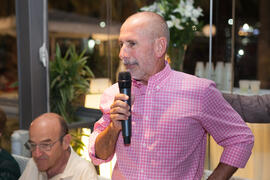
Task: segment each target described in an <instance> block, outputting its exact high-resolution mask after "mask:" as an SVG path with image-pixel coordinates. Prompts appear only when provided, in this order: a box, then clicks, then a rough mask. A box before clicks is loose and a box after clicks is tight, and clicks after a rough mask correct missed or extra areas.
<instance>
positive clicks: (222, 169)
mask: <svg viewBox="0 0 270 180" xmlns="http://www.w3.org/2000/svg"><path fill="white" fill-rule="evenodd" d="M237 169H238V168H236V167H233V166H230V165H227V164H224V163H219V164H218V166H217V167H216V169H215V170H214V171H213V173H212V174H211V175H210V176H209V178H208V180H228V179H230V177H232V175H233V174H234V173H235V171H236V170H237Z"/></svg>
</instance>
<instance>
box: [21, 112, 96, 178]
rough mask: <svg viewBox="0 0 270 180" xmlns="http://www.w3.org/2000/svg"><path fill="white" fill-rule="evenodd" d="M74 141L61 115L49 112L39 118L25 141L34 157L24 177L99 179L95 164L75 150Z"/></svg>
mask: <svg viewBox="0 0 270 180" xmlns="http://www.w3.org/2000/svg"><path fill="white" fill-rule="evenodd" d="M70 141H71V135H70V134H69V133H68V127H67V124H66V122H65V120H64V119H63V118H62V117H61V116H59V115H58V114H55V113H45V114H43V115H41V116H39V117H38V118H36V119H35V120H34V121H33V122H32V123H31V125H30V128H29V141H28V142H27V143H26V144H25V145H26V147H27V148H28V149H29V150H30V151H31V153H32V158H31V160H30V161H29V162H28V164H27V166H26V169H25V171H24V172H23V174H22V176H21V177H20V180H47V179H50V180H59V179H61V180H82V179H89V180H90V179H93V180H96V179H97V174H96V170H95V168H94V166H93V165H92V164H91V163H90V162H88V161H86V160H84V159H82V158H81V157H79V156H78V155H77V154H76V153H75V152H74V151H73V149H72V148H71V147H70Z"/></svg>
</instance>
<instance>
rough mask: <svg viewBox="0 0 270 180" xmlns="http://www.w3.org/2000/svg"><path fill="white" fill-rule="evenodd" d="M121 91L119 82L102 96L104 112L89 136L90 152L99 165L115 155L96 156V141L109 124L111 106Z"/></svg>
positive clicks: (101, 101)
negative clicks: (104, 158)
mask: <svg viewBox="0 0 270 180" xmlns="http://www.w3.org/2000/svg"><path fill="white" fill-rule="evenodd" d="M117 93H119V90H118V86H117V84H114V85H113V86H111V87H110V88H108V89H106V90H105V91H104V93H103V95H102V96H101V100H100V110H101V111H102V113H103V116H102V117H101V118H100V119H99V120H98V121H97V122H96V123H95V125H94V131H93V132H92V133H91V135H90V137H89V144H88V153H89V156H90V158H91V160H92V162H93V163H94V164H95V165H99V164H101V163H104V162H109V161H111V160H112V158H113V155H112V156H110V157H109V158H108V159H106V160H103V159H99V158H97V157H96V153H95V142H96V138H97V137H98V135H99V134H100V133H101V132H102V131H104V130H105V129H106V128H107V126H109V124H110V122H111V120H110V106H111V104H112V103H113V100H114V96H115V94H117Z"/></svg>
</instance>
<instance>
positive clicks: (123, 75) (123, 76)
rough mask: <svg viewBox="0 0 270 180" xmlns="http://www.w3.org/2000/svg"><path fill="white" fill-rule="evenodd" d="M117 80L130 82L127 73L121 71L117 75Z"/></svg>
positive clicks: (128, 73) (129, 76)
mask: <svg viewBox="0 0 270 180" xmlns="http://www.w3.org/2000/svg"><path fill="white" fill-rule="evenodd" d="M118 80H125V81H131V75H130V72H128V71H123V72H120V73H119V74H118Z"/></svg>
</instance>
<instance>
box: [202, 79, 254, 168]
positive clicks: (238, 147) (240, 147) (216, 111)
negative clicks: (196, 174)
mask: <svg viewBox="0 0 270 180" xmlns="http://www.w3.org/2000/svg"><path fill="white" fill-rule="evenodd" d="M201 108H202V111H201V112H202V118H201V123H202V124H203V127H204V128H205V129H206V130H207V131H208V133H209V134H210V135H211V136H212V137H213V138H214V139H215V141H216V142H217V144H219V145H220V146H222V147H223V148H224V150H223V153H222V156H221V159H220V162H223V163H225V164H228V165H231V166H234V167H238V168H244V167H245V165H246V163H247V161H248V159H249V157H250V155H251V151H252V148H253V144H254V136H253V134H252V132H251V130H250V128H249V127H248V126H247V125H246V123H245V122H244V120H243V119H242V118H241V116H240V115H239V114H238V113H237V112H236V111H235V110H234V109H233V108H232V107H231V106H230V104H229V103H228V102H227V101H226V100H225V99H224V98H223V97H222V94H221V93H220V92H219V91H218V90H217V89H216V88H215V85H214V84H210V86H209V87H208V88H206V89H205V91H204V95H203V97H202V103H201Z"/></svg>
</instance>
